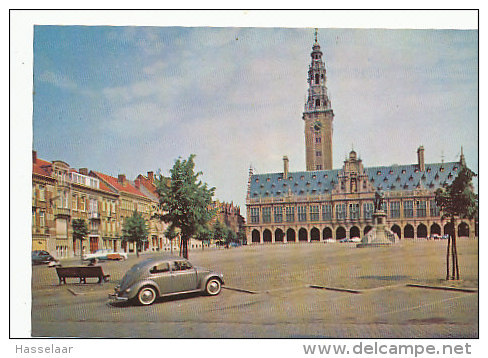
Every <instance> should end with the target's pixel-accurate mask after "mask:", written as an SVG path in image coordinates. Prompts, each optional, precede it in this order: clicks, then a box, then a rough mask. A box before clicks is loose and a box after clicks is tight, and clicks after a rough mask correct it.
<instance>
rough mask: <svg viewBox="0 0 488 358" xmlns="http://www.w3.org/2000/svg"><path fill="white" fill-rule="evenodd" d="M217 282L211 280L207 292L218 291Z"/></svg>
mask: <svg viewBox="0 0 488 358" xmlns="http://www.w3.org/2000/svg"><path fill="white" fill-rule="evenodd" d="M219 286H220V285H219V283H218V282H217V281H211V282H210V283H209V284H208V290H209V292H211V293H215V292H218V291H219Z"/></svg>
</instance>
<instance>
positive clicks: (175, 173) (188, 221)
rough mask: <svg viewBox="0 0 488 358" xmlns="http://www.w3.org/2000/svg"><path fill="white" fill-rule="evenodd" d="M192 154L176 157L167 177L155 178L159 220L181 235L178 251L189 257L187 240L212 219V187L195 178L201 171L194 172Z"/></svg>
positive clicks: (213, 190) (159, 176)
mask: <svg viewBox="0 0 488 358" xmlns="http://www.w3.org/2000/svg"><path fill="white" fill-rule="evenodd" d="M194 157H195V155H194V154H191V155H190V157H189V158H188V159H186V160H182V159H181V158H178V159H177V160H176V161H175V164H174V166H173V168H172V169H171V170H170V173H171V176H170V180H167V179H166V178H164V177H163V176H162V175H161V174H159V175H158V176H157V177H156V181H155V184H156V189H157V192H158V194H159V202H160V207H161V211H162V213H163V214H161V220H163V221H164V222H166V223H171V224H170V225H171V226H173V227H174V228H178V229H179V230H180V234H181V251H182V256H183V257H184V258H188V241H189V240H190V238H192V237H194V236H195V235H196V234H197V232H198V231H199V230H200V229H201V228H202V227H204V226H205V225H206V224H207V223H208V222H209V221H210V219H211V218H212V216H213V211H212V210H211V209H210V205H211V204H212V196H213V195H214V192H215V188H209V187H208V185H207V184H206V183H202V181H201V180H199V179H198V177H199V176H200V175H202V172H197V173H195V163H194V161H193V159H194Z"/></svg>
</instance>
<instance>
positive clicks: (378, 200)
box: [374, 188, 385, 211]
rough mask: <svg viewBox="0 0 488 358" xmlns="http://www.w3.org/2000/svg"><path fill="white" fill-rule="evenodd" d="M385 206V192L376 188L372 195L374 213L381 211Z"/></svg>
mask: <svg viewBox="0 0 488 358" xmlns="http://www.w3.org/2000/svg"><path fill="white" fill-rule="evenodd" d="M384 205H385V192H384V191H383V190H381V189H380V188H378V190H376V192H375V194H374V211H381V210H383V208H384Z"/></svg>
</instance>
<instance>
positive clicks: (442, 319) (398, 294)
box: [32, 239, 479, 338]
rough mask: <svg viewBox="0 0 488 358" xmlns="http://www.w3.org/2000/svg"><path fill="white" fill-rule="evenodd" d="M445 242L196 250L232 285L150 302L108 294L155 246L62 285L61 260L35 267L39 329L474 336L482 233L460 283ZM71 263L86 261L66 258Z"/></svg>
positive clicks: (470, 245)
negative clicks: (122, 300) (95, 276)
mask: <svg viewBox="0 0 488 358" xmlns="http://www.w3.org/2000/svg"><path fill="white" fill-rule="evenodd" d="M446 245H447V242H446V241H442V240H439V241H426V240H416V241H405V240H404V241H402V242H401V243H400V244H398V245H396V246H393V247H389V248H367V249H358V248H356V247H355V245H354V244H349V243H303V244H298V243H297V244H276V245H256V246H244V247H240V248H233V249H206V250H204V251H192V252H191V253H190V261H191V262H192V263H193V264H194V265H197V266H204V267H208V268H212V269H214V270H219V271H222V272H223V273H224V278H225V284H226V289H224V290H223V291H222V293H221V294H220V295H219V296H217V297H206V296H200V295H187V296H177V297H173V298H164V299H159V300H158V301H156V303H155V304H153V305H152V306H149V307H140V306H135V305H129V304H110V303H109V300H108V299H107V295H108V293H111V292H112V291H113V288H114V286H115V285H116V284H117V283H118V281H119V280H120V279H121V278H122V276H123V274H124V273H125V271H126V270H127V269H129V268H130V267H131V266H132V265H133V264H134V263H135V262H136V261H137V260H141V259H144V258H145V257H148V255H156V254H145V255H141V257H140V258H139V259H137V258H136V257H135V256H131V257H129V259H128V260H127V261H125V262H102V263H100V265H101V266H102V267H103V270H104V272H106V273H108V274H110V275H111V278H110V282H108V283H105V284H96V283H88V284H86V285H80V284H77V283H74V282H76V280H71V281H68V284H67V285H62V286H59V285H58V278H57V276H56V271H55V270H54V269H53V268H49V267H46V266H35V267H33V281H32V335H33V336H35V337H46V336H49V337H157V338H163V337H164V338H229V337H230V338H298V337H334V338H448V337H450V338H476V337H478V335H479V330H478V302H479V301H478V300H479V296H478V292H477V288H478V241H477V240H474V239H461V240H458V254H459V266H460V273H461V278H462V280H461V281H459V282H454V281H449V282H447V281H445V280H443V278H444V277H445V254H446ZM71 264H79V261H76V260H72V261H64V262H63V265H65V266H68V265H71ZM95 281H96V280H94V281H93V282H95ZM408 285H417V286H416V287H413V286H408ZM311 286H313V287H311ZM435 288H438V289H435ZM446 288H451V289H446ZM452 288H453V289H452Z"/></svg>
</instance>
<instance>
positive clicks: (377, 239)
mask: <svg viewBox="0 0 488 358" xmlns="http://www.w3.org/2000/svg"><path fill="white" fill-rule="evenodd" d="M396 241H397V237H396V235H395V234H394V233H392V232H391V231H390V230H389V229H388V228H387V227H386V213H385V212H384V211H383V210H381V209H380V210H375V212H374V213H373V228H372V229H371V231H370V232H368V234H367V235H365V236H364V237H363V239H362V240H361V243H360V244H357V245H356V247H383V246H391V245H392V244H394V243H395V242H396Z"/></svg>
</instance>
